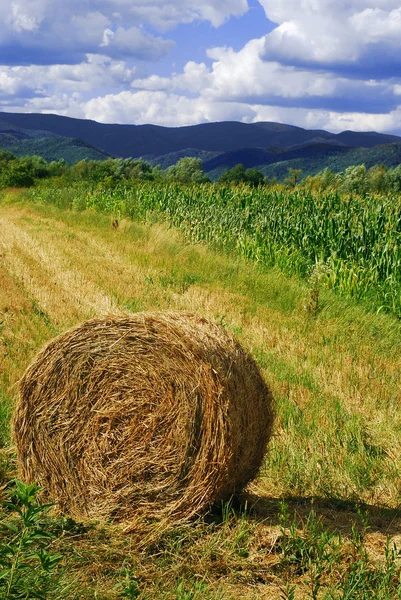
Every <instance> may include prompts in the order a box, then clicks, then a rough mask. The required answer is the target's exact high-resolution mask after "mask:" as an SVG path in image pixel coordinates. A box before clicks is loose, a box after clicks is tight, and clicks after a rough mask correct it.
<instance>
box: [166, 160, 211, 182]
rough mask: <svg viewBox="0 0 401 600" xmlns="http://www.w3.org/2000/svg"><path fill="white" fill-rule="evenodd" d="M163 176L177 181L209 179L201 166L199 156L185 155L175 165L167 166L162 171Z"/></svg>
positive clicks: (202, 180) (204, 180) (205, 180)
mask: <svg viewBox="0 0 401 600" xmlns="http://www.w3.org/2000/svg"><path fill="white" fill-rule="evenodd" d="M164 177H165V178H166V179H168V180H170V181H179V182H182V183H204V182H207V181H210V180H209V178H208V176H207V175H206V174H205V172H204V171H203V168H202V161H201V159H200V158H194V157H192V156H185V157H184V158H181V159H180V160H179V161H178V162H177V163H176V164H175V165H172V166H171V167H168V168H167V169H166V170H165V171H164Z"/></svg>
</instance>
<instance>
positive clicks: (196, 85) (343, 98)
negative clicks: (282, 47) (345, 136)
mask: <svg viewBox="0 0 401 600" xmlns="http://www.w3.org/2000/svg"><path fill="white" fill-rule="evenodd" d="M263 50H264V38H261V39H258V40H251V41H250V42H249V43H248V44H246V45H245V46H244V48H242V49H241V50H240V51H239V52H235V51H234V50H233V49H232V48H226V47H221V48H213V49H210V50H209V51H208V56H209V57H210V58H211V59H213V64H212V67H211V68H210V69H208V68H207V67H206V65H205V64H204V63H195V62H192V61H191V62H188V63H187V65H186V66H185V68H184V71H183V73H181V74H175V75H173V76H172V77H171V78H167V77H157V76H154V75H153V76H150V77H148V78H145V79H134V81H133V83H132V87H134V88H139V89H143V90H149V91H175V92H176V91H177V90H184V91H187V92H188V93H191V94H201V95H202V97H204V98H206V99H208V100H215V101H233V102H240V103H245V102H247V103H250V104H255V103H258V104H264V105H274V106H295V107H296V106H300V107H306V108H316V107H319V108H322V109H327V110H337V111H344V110H346V111H355V110H359V111H360V112H366V111H367V112H372V110H374V111H375V112H378V113H380V112H383V111H384V110H393V109H395V108H396V106H397V105H398V103H399V100H400V98H399V93H398V91H397V88H396V86H395V85H393V84H392V83H391V82H386V81H376V80H368V81H363V80H359V79H349V78H346V77H338V76H335V75H334V74H331V73H329V72H324V71H321V72H318V73H314V74H313V75H312V74H311V72H310V71H308V70H306V69H300V68H299V69H294V68H293V67H289V66H286V65H281V64H280V63H279V62H277V61H270V62H268V61H266V60H264V59H263V58H262V56H263ZM372 106H373V107H375V108H374V109H372Z"/></svg>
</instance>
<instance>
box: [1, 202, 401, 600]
mask: <svg viewBox="0 0 401 600" xmlns="http://www.w3.org/2000/svg"><path fill="white" fill-rule="evenodd" d="M313 301H314V300H313V297H311V289H310V286H309V285H308V283H306V282H302V281H301V280H299V279H296V278H292V279H291V278H286V277H285V276H284V275H283V274H282V273H280V272H279V270H278V269H275V268H271V269H266V268H265V269H262V268H261V267H257V266H255V265H254V264H253V263H250V262H246V260H245V259H241V258H238V257H237V258H236V257H234V256H233V255H231V256H230V255H228V254H224V253H219V252H214V251H212V250H210V249H208V248H207V247H206V246H203V245H201V244H189V243H188V242H186V241H185V240H184V238H183V237H182V236H181V234H180V233H179V232H177V231H176V230H174V229H172V228H168V227H167V226H166V225H165V224H161V223H154V224H152V225H150V224H146V225H145V224H141V223H135V222H132V221H131V220H129V219H120V221H119V226H118V227H117V228H113V227H112V218H111V216H109V215H105V214H102V213H99V212H93V211H74V210H64V209H59V208H56V207H54V206H50V205H44V204H43V205H41V204H38V203H36V204H33V203H30V202H28V201H27V200H26V199H25V200H24V199H23V195H21V196H20V195H19V192H13V191H9V192H6V193H4V194H3V198H2V200H1V202H0V443H1V455H0V460H1V462H0V469H1V473H0V474H1V485H2V489H3V492H4V494H6V489H7V486H8V484H9V481H10V480H11V479H12V478H13V477H14V476H15V459H14V451H13V441H12V439H11V438H10V427H9V425H10V418H11V415H12V412H13V408H14V406H15V402H16V400H17V383H18V380H19V378H20V377H21V376H22V374H23V372H24V370H25V368H26V367H27V366H28V364H29V363H30V361H31V360H32V358H33V357H34V355H35V353H36V352H37V351H38V350H39V349H40V348H41V347H42V346H43V344H44V343H46V342H47V341H48V340H50V339H52V338H53V337H54V336H56V335H57V334H59V333H61V332H63V331H65V330H66V329H67V328H69V327H70V326H72V325H75V324H77V323H79V322H81V321H83V320H85V319H88V318H90V317H93V316H99V315H105V314H108V313H112V312H119V311H129V312H136V311H139V310H159V309H160V310H163V309H174V310H190V311H193V312H196V313H199V314H200V315H202V316H205V317H207V318H210V319H212V320H214V321H216V322H219V323H221V324H222V325H223V326H224V327H226V328H227V329H228V330H229V331H231V332H232V333H234V334H235V335H236V336H237V337H238V339H239V340H240V341H241V343H242V344H243V345H244V346H245V347H246V348H247V349H248V350H250V351H251V353H252V354H253V355H254V357H255V358H256V360H257V361H258V363H259V365H260V366H261V367H262V369H263V373H264V376H265V378H266V381H267V382H268V383H269V385H270V386H271V388H272V390H273V394H274V396H275V400H276V411H277V417H276V423H275V428H274V437H273V439H272V441H271V443H270V445H269V452H268V455H267V457H266V462H265V465H264V467H263V470H262V472H261V474H260V477H259V478H258V479H257V481H255V482H254V483H253V484H252V485H251V487H250V488H249V490H248V491H247V493H246V494H244V497H243V498H242V501H243V504H242V505H238V506H236V505H235V506H231V505H230V504H229V505H226V506H224V507H222V510H221V511H220V512H219V511H215V512H214V513H210V514H209V515H206V516H205V517H203V518H201V519H199V520H198V521H194V522H192V523H189V524H188V525H184V526H180V527H179V528H176V529H172V530H170V531H166V532H158V531H157V529H155V526H154V524H149V523H145V522H143V523H138V528H137V531H135V532H134V533H133V534H129V535H121V531H120V529H119V527H118V525H115V524H112V523H91V524H88V523H86V524H83V525H82V524H76V523H71V522H69V521H68V520H67V519H65V518H62V517H60V516H57V514H54V515H53V516H51V517H49V518H48V521H47V527H48V528H49V529H50V530H51V531H52V532H53V533H54V535H55V538H54V540H53V542H52V546H53V547H54V549H55V550H57V551H58V552H60V553H61V554H62V555H63V560H62V566H63V569H64V571H65V573H64V576H63V580H62V581H63V582H64V583H62V584H60V587H59V589H58V592H57V594H56V595H54V596H49V598H50V597H56V598H57V597H59V598H61V597H65V598H82V599H86V598H88V599H89V598H98V599H104V600H107V599H113V598H121V597H126V598H127V597H128V598H131V597H132V598H136V597H137V598H142V599H145V598H155V599H159V598H160V599H166V600H167V599H170V598H171V599H179V600H189V599H192V598H193V599H209V598H219V599H220V598H238V599H239V598H247V599H249V600H250V599H255V600H256V599H258V598H263V599H264V598H266V599H267V598H271V599H273V598H288V599H290V598H293V599H294V598H296V599H298V598H316V599H318V598H319V599H320V598H321V599H323V598H326V599H327V600H328V599H345V598H349V599H352V598H368V597H369V598H371V597H377V598H382V599H383V600H385V599H389V600H390V599H391V598H398V597H401V586H400V570H399V559H400V557H399V556H398V548H400V549H401V529H400V527H401V512H400V510H399V507H400V504H401V483H400V469H401V411H400V405H401V385H400V379H401V353H400V333H401V328H400V322H399V320H398V319H397V318H396V317H393V316H391V315H386V314H384V313H383V312H382V311H379V312H372V311H368V310H367V309H365V308H364V307H363V305H361V304H359V305H358V304H357V303H356V302H353V301H352V300H345V299H341V298H338V297H336V296H335V295H334V294H333V292H331V291H330V290H327V289H320V290H319V295H318V303H317V304H315V305H313ZM311 302H312V305H311ZM4 511H5V512H4V514H3V517H4V519H7V518H11V517H10V515H8V513H7V511H6V509H4ZM3 517H2V518H3ZM1 535H2V541H3V542H4V541H5V540H6V539H7V533H6V532H3V533H2V534H1ZM394 544H395V545H396V547H397V548H396V549H394ZM386 548H387V549H386ZM128 581H131V582H132V581H134V582H135V586H134V584H133V585H132V588H131V592H127V591H125V592H124V590H127V589H128V587H127V586H128V583H127V582H128ZM124 586H125V587H124ZM134 588H135V589H134ZM132 590H134V591H132ZM135 590H136V591H135ZM128 593H130V594H131V595H128ZM124 594H125V595H124ZM134 594H135V595H134Z"/></svg>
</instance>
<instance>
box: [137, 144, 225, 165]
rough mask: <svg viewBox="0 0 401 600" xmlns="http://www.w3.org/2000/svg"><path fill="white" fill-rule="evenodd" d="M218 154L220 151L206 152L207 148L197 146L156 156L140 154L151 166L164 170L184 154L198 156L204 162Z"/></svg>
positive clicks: (184, 155) (192, 156) (183, 156)
mask: <svg viewBox="0 0 401 600" xmlns="http://www.w3.org/2000/svg"><path fill="white" fill-rule="evenodd" d="M220 154H221V152H208V151H207V150H198V149H197V148H185V149H184V150H178V151H177V152H169V153H168V154H159V155H157V156H154V155H153V154H150V155H149V156H142V159H143V160H144V161H146V162H148V163H149V164H150V165H152V167H155V166H157V165H159V167H161V168H162V169H163V170H164V169H167V168H168V167H171V166H172V165H175V164H176V163H177V162H178V161H179V160H180V159H181V158H185V157H186V156H190V157H191V158H200V159H201V161H202V162H203V163H204V162H205V161H208V160H211V159H212V158H215V157H216V156H219V155H220Z"/></svg>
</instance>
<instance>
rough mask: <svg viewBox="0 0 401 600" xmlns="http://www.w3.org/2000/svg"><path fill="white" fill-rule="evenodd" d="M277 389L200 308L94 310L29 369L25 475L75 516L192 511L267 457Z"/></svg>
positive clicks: (22, 406) (234, 488)
mask: <svg viewBox="0 0 401 600" xmlns="http://www.w3.org/2000/svg"><path fill="white" fill-rule="evenodd" d="M272 421H273V409H272V396H271V393H270V391H269V389H268V387H267V386H266V384H265V382H264V380H263V378H262V376H261V373H260V371H259V368H258V366H257V365H256V363H255V361H254V360H253V358H252V357H251V356H250V355H249V354H248V353H247V352H245V351H244V349H243V348H242V347H241V346H240V344H239V343H238V342H237V341H236V340H235V339H234V338H233V337H232V336H231V335H229V334H228V333H227V332H226V331H225V330H224V329H223V328H222V327H220V326H217V325H215V324H212V323H211V322H209V321H207V320H205V319H203V318H200V317H197V316H195V315H193V314H189V313H137V314H133V315H118V316H114V315H113V316H110V317H108V318H105V319H93V320H90V321H87V322H86V323H84V324H82V325H80V326H79V327H76V328H74V329H72V330H70V331H67V332H66V333H64V334H63V335H60V336H59V337H57V338H56V339H54V340H53V341H52V342H50V343H49V344H48V345H47V346H46V347H45V348H44V349H43V350H42V351H41V352H40V353H39V355H38V356H37V357H36V359H35V360H34V362H33V364H32V365H31V366H30V367H29V368H28V369H27V371H26V373H25V375H24V376H23V378H22V381H21V385H20V402H19V406H18V408H17V410H16V415H15V419H14V435H15V441H16V446H17V453H18V461H19V471H20V477H21V478H22V479H23V480H25V481H29V482H32V481H38V482H39V483H40V484H41V485H43V486H44V487H45V490H46V492H45V493H46V495H47V497H48V498H50V499H51V500H53V501H56V502H57V503H58V506H59V508H60V509H61V511H62V512H63V513H65V514H68V515H70V516H72V517H73V518H75V519H82V518H112V519H115V520H124V521H126V520H129V519H130V518H133V517H134V516H135V515H137V514H138V513H142V514H144V515H146V516H152V517H153V516H154V517H158V518H160V517H163V516H165V517H169V518H170V519H173V520H181V519H187V518H189V517H191V516H193V515H196V514H199V513H200V512H202V511H203V510H204V509H205V508H207V507H208V506H209V505H211V504H212V503H214V502H216V501H220V500H222V499H227V498H229V497H230V496H231V495H233V494H237V493H238V492H240V491H241V490H242V489H243V488H244V486H246V485H247V483H248V482H249V481H251V480H252V479H253V478H254V477H255V476H256V474H257V473H258V470H259V468H260V466H261V464H262V461H263V457H264V454H265V450H266V445H267V442H268V440H269V437H270V435H271V428H272Z"/></svg>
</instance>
